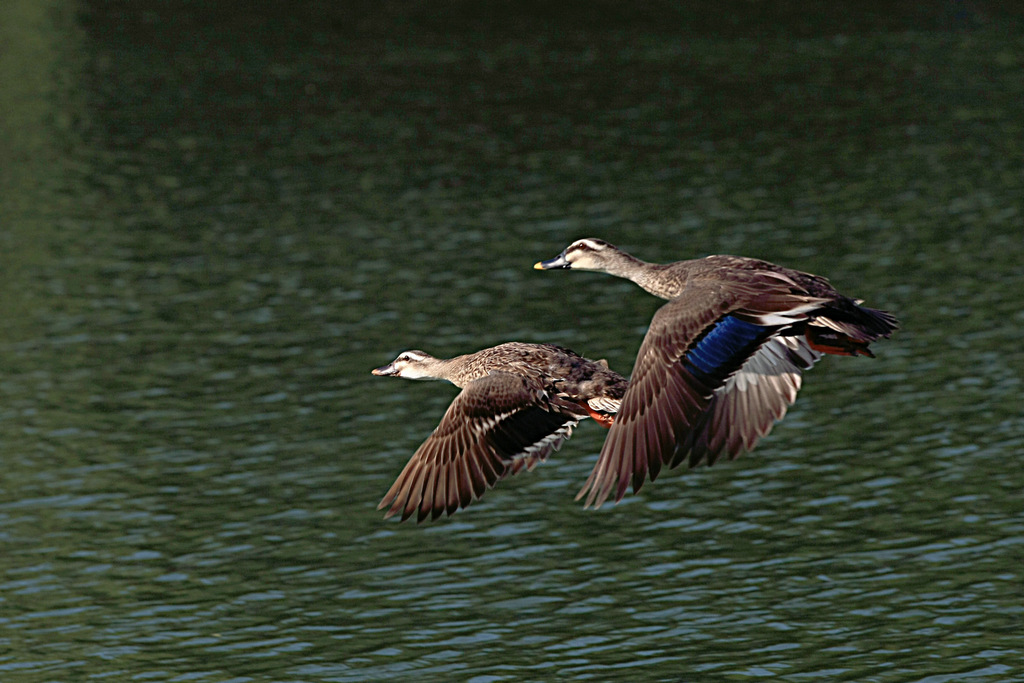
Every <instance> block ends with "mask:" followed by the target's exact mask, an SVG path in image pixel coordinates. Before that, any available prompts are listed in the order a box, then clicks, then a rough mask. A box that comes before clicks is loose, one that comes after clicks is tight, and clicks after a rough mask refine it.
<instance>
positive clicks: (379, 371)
mask: <svg viewBox="0 0 1024 683" xmlns="http://www.w3.org/2000/svg"><path fill="white" fill-rule="evenodd" d="M370 372H371V373H373V374H374V375H377V376H378V377H388V376H389V375H397V374H398V368H396V367H395V364H394V363H388V364H387V365H382V366H381V367H379V368H374V369H373V370H371V371H370Z"/></svg>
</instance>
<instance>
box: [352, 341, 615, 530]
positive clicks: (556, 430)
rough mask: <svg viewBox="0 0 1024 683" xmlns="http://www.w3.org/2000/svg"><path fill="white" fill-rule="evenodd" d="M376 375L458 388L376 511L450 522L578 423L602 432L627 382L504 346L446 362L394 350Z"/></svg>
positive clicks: (554, 354)
mask: <svg viewBox="0 0 1024 683" xmlns="http://www.w3.org/2000/svg"><path fill="white" fill-rule="evenodd" d="M371 372H372V374H374V375H377V376H381V377H404V378H406V379H419V380H447V381H448V382H451V383H452V384H454V385H455V386H457V387H459V388H460V389H461V391H460V392H459V394H458V395H457V396H456V397H455V399H454V400H453V401H452V403H451V405H450V406H449V407H448V410H447V411H446V412H445V414H444V417H442V418H441V422H440V424H438V426H437V428H436V429H435V430H434V432H433V433H432V434H431V435H430V436H429V437H428V438H427V440H426V441H424V442H423V444H422V445H420V447H419V448H418V449H417V450H416V452H415V453H413V456H412V458H410V460H409V462H408V463H407V464H406V466H405V468H404V469H403V470H402V472H401V474H399V475H398V478H397V479H396V480H395V483H394V484H393V485H392V486H391V488H390V490H388V492H387V494H386V495H385V496H384V498H383V499H382V500H381V502H380V504H379V505H378V506H377V509H378V510H383V509H385V508H387V513H386V514H385V519H387V518H389V517H392V516H394V515H398V514H401V520H402V521H405V520H406V519H408V518H409V517H411V516H412V515H414V514H415V515H416V517H417V522H422V521H424V520H425V519H427V518H428V517H429V518H430V519H431V520H435V519H437V518H438V517H440V516H441V515H443V514H444V515H449V516H450V515H452V514H454V513H455V512H456V511H457V510H459V509H460V508H465V507H466V506H468V505H469V504H470V503H472V502H474V501H476V500H478V499H479V498H480V497H481V496H483V495H484V492H485V491H487V490H488V489H490V488H492V487H493V486H494V485H495V484H496V483H497V482H498V481H500V480H502V479H504V478H506V477H509V476H511V475H514V474H517V473H518V472H521V471H522V470H524V469H525V470H532V469H533V468H534V466H535V465H536V464H537V463H538V462H542V461H544V460H546V459H547V457H548V456H549V455H550V454H551V453H552V452H553V451H556V450H558V448H559V447H560V446H561V445H562V444H563V443H564V442H565V440H566V439H568V438H569V437H570V436H571V435H572V432H573V429H575V427H576V426H577V425H578V424H579V422H580V421H581V420H584V419H586V418H593V419H594V420H595V421H596V422H597V423H598V424H600V425H602V426H604V427H606V428H607V427H610V426H611V425H612V424H613V422H614V419H615V414H616V413H617V412H618V409H619V404H620V402H621V400H622V397H623V396H624V395H625V393H626V386H627V380H626V378H625V377H623V376H622V375H620V374H618V373H617V372H615V371H613V370H611V369H610V368H609V367H608V363H607V362H606V361H605V360H603V359H602V360H597V361H594V360H589V359H587V358H584V357H582V356H580V355H579V354H577V353H575V352H574V351H572V350H570V349H567V348H564V347H562V346H557V345H555V344H531V343H526V342H507V343H504V344H499V345H498V346H493V347H490V348H486V349H483V350H481V351H477V352H475V353H470V354H466V355H462V356H456V357H454V358H448V359H442V358H436V357H434V356H431V355H430V354H428V353H426V352H425V351H420V350H410V351H403V352H402V353H401V354H399V355H398V357H397V358H395V360H393V361H392V362H391V363H389V364H387V365H384V366H382V367H379V368H375V369H373V370H372V371H371Z"/></svg>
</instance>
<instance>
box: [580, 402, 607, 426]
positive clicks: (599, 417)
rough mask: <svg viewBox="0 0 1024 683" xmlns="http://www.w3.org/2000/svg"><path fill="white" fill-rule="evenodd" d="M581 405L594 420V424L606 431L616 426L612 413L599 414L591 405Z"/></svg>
mask: <svg viewBox="0 0 1024 683" xmlns="http://www.w3.org/2000/svg"><path fill="white" fill-rule="evenodd" d="M580 405H581V406H583V409H584V410H586V411H587V412H588V413H589V414H590V417H592V418H594V422H596V423H597V424H599V425H601V426H602V427H604V428H605V429H611V426H612V424H614V422H615V416H614V415H612V414H610V413H599V412H597V411H596V410H594V409H593V408H591V407H590V406H589V405H587V402H586V401H584V402H582V403H580Z"/></svg>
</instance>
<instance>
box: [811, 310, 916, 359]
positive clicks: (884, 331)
mask: <svg viewBox="0 0 1024 683" xmlns="http://www.w3.org/2000/svg"><path fill="white" fill-rule="evenodd" d="M898 328H899V321H898V320H896V316H894V315H893V314H892V313H889V312H888V311H880V310H878V309H875V308H868V307H866V306H861V305H859V302H857V301H854V300H853V299H846V298H843V299H841V300H839V301H836V302H835V303H834V304H833V305H832V306H828V307H826V308H825V309H823V310H822V311H820V312H819V314H818V316H817V317H816V318H815V319H814V320H812V321H811V322H810V323H809V324H808V325H807V330H806V333H805V334H806V336H807V343H808V344H810V346H811V348H813V349H815V350H816V351H820V352H821V353H829V354H833V355H837V356H868V357H869V358H874V357H875V354H873V353H871V349H869V348H868V344H869V343H871V342H873V341H876V340H878V339H882V338H883V337H889V336H891V335H892V333H893V332H895V331H896V330H897V329H898Z"/></svg>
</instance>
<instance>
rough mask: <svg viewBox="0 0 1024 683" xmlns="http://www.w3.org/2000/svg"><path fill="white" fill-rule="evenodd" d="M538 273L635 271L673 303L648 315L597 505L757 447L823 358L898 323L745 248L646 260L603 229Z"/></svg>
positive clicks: (604, 452)
mask: <svg viewBox="0 0 1024 683" xmlns="http://www.w3.org/2000/svg"><path fill="white" fill-rule="evenodd" d="M534 268H536V269H538V270H559V269H564V270H587V271H597V272H603V273H607V274H609V275H613V276H616V277H620V278H624V279H626V280H630V281H632V282H634V283H636V284H637V285H639V286H640V287H641V288H642V289H644V290H645V291H647V292H648V293H650V294H653V295H654V296H656V297H658V298H660V299H664V300H666V301H667V302H668V303H666V304H664V305H662V306H661V308H659V309H658V310H657V312H656V313H655V314H654V317H653V318H652V319H651V322H650V325H649V327H648V330H647V333H646V335H645V336H644V339H643V341H642V343H641V344H640V349H639V351H638V353H637V357H636V361H635V363H634V367H633V372H632V375H631V377H630V381H629V385H628V388H627V389H626V393H625V395H624V396H623V398H622V401H621V404H620V407H619V410H618V411H617V414H616V416H615V420H614V424H612V425H611V427H610V429H609V432H608V435H607V438H606V439H605V441H604V444H603V446H602V448H601V452H600V454H599V456H598V460H597V464H596V465H595V466H594V469H593V470H592V472H591V474H590V477H589V478H588V479H587V482H586V484H585V485H584V487H583V489H581V490H580V492H579V494H578V495H577V496H576V498H577V500H578V499H580V498H582V497H583V496H586V501H585V507H595V508H596V507H600V506H601V504H602V503H604V502H605V501H606V500H607V499H608V498H609V496H611V495H612V494H614V499H615V502H618V501H620V500H621V499H622V497H623V496H624V495H625V493H626V491H627V489H628V488H629V484H630V482H631V483H632V488H633V491H634V493H636V492H637V491H639V490H640V487H641V486H642V485H643V484H644V482H645V481H647V479H648V478H649V479H650V480H651V481H652V482H653V481H654V480H655V479H656V478H657V476H658V474H659V473H660V472H661V470H662V468H667V469H671V468H674V467H678V466H679V465H681V464H683V463H687V464H688V466H689V467H697V466H699V465H701V464H704V465H708V466H710V465H713V464H714V463H715V462H716V461H717V460H718V459H719V458H720V457H722V456H723V455H725V456H726V457H727V458H728V459H730V460H731V459H734V458H736V457H737V456H738V455H739V454H740V453H742V452H745V451H750V450H752V449H753V448H754V447H755V445H756V444H757V442H758V440H759V439H760V438H761V437H764V436H765V435H767V434H768V433H769V431H770V430H771V428H772V426H773V425H774V424H775V423H776V422H777V421H779V420H781V419H782V418H783V417H784V416H785V414H786V411H787V409H788V408H789V406H791V405H792V404H793V403H794V401H795V400H796V396H797V392H798V391H799V389H800V386H801V382H802V377H801V373H802V371H804V370H807V369H809V368H810V367H811V366H813V365H814V364H815V363H816V362H817V361H818V360H819V359H820V358H822V357H823V356H824V355H838V356H866V357H872V358H873V357H874V354H873V353H872V351H871V349H870V344H871V342H874V341H876V340H878V339H882V338H886V337H889V336H891V335H892V334H893V332H895V331H896V329H897V328H898V327H899V322H898V321H897V319H896V317H895V316H894V315H893V314H891V313H889V312H887V311H882V310H877V309H873V308H868V307H866V306H863V305H862V304H863V301H862V300H860V299H852V298H850V297H847V296H844V295H842V294H840V293H839V292H837V291H836V289H835V288H834V287H833V286H832V285H831V284H830V283H829V281H828V280H827V279H826V278H824V277H821V276H819V275H812V274H811V273H805V272H802V271H799V270H793V269H791V268H786V267H784V266H780V265H776V264H774V263H770V262H768V261H762V260H760V259H755V258H748V257H744V256H729V255H713V256H707V257H705V258H698V259H693V260H686V261H677V262H674V263H665V264H660V263H649V262H647V261H643V260H641V259H639V258H636V257H634V256H632V255H631V254H628V253H627V252H625V251H623V250H622V249H619V248H618V247H616V246H614V245H613V244H610V243H609V242H607V241H605V240H602V239H598V238H592V237H591V238H585V239H580V240H576V241H575V242H573V243H572V244H570V245H569V246H568V247H566V248H565V249H564V250H563V251H562V252H561V253H560V254H558V255H557V256H555V257H554V258H551V259H548V260H546V261H539V262H537V263H536V264H534Z"/></svg>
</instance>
